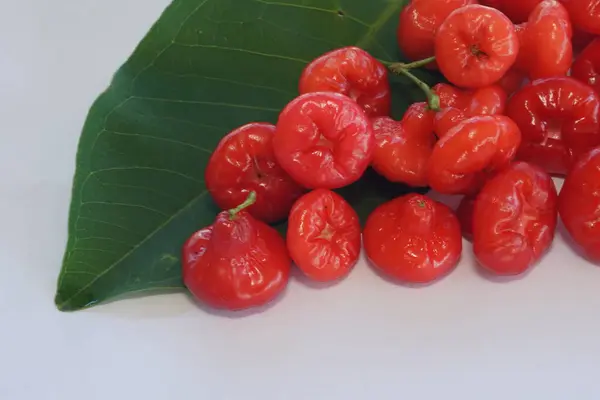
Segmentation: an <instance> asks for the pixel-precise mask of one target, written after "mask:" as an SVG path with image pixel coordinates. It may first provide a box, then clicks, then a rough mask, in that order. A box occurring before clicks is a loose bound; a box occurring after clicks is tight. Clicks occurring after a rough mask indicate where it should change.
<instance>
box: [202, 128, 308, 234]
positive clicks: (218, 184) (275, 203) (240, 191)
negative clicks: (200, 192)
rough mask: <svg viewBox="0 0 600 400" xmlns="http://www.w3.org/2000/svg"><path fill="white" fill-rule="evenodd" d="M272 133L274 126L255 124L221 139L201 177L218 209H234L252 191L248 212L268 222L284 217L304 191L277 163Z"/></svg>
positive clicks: (236, 130) (234, 131) (238, 129)
mask: <svg viewBox="0 0 600 400" xmlns="http://www.w3.org/2000/svg"><path fill="white" fill-rule="evenodd" d="M274 133H275V125H272V124H269V123H266V122H254V123H250V124H246V125H243V126H241V127H239V128H237V129H235V130H233V131H232V132H230V133H229V134H228V135H226V136H225V137H224V138H223V139H221V141H220V142H219V144H218V145H217V148H216V149H215V150H214V152H213V153H212V154H211V156H210V159H209V161H208V165H207V166H206V171H205V174H204V180H205V184H206V188H207V189H208V191H209V193H210V195H211V196H212V198H213V200H214V201H215V203H216V204H217V205H218V206H219V208H221V209H222V210H227V209H230V208H234V207H236V206H237V205H238V204H241V203H242V202H243V201H244V200H245V199H246V198H247V197H248V194H249V193H250V192H251V191H255V192H256V193H257V200H256V203H254V204H253V205H252V206H250V207H248V209H247V210H246V211H247V212H249V213H250V214H251V215H252V216H254V217H255V218H258V219H260V220H261V221H265V222H267V223H271V222H275V221H280V220H283V219H285V218H286V217H287V215H288V213H289V212H290V209H291V208H292V204H294V201H296V199H298V197H300V196H301V195H302V193H303V192H304V191H303V189H302V188H301V187H300V185H298V184H297V183H296V182H294V180H293V179H292V178H291V177H290V176H289V175H288V174H287V173H286V172H285V171H284V170H283V169H282V168H281V167H280V166H279V164H278V163H277V161H276V159H275V154H274V152H273V135H274Z"/></svg>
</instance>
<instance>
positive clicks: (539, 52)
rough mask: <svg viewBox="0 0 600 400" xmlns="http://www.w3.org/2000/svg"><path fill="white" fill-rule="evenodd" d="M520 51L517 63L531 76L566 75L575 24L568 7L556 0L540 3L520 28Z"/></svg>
mask: <svg viewBox="0 0 600 400" xmlns="http://www.w3.org/2000/svg"><path fill="white" fill-rule="evenodd" d="M517 33H518V35H519V43H520V51H519V56H518V57H517V63H516V64H515V65H516V67H517V68H518V69H519V70H520V71H523V72H524V73H526V74H527V75H528V76H529V79H531V80H534V79H539V78H549V77H552V76H565V75H566V74H567V72H568V71H569V68H570V67H571V63H572V61H573V46H572V44H571V38H572V36H573V28H572V27H571V22H570V20H569V14H568V12H567V10H566V8H565V7H564V6H563V5H562V4H560V3H559V2H558V1H556V0H546V1H542V2H541V3H539V4H538V5H537V6H536V7H535V9H534V10H533V12H532V13H531V15H530V16H529V19H528V21H527V22H526V23H523V24H522V25H520V26H519V27H518V28H517Z"/></svg>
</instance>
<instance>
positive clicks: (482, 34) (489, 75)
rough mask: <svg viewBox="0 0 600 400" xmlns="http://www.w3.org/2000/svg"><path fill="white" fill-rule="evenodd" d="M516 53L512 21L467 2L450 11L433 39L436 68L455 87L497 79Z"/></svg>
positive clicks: (517, 49) (489, 82) (479, 84)
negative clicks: (466, 4)
mask: <svg viewBox="0 0 600 400" xmlns="http://www.w3.org/2000/svg"><path fill="white" fill-rule="evenodd" d="M518 52H519V38H518V37H517V33H516V31H515V27H514V25H513V24H512V22H511V21H510V20H509V19H508V18H507V17H506V16H505V15H504V14H502V13H501V12H500V11H498V10H495V9H493V8H489V7H485V6H481V5H477V4H474V5H468V6H465V7H462V8H459V9H458V10H456V11H454V12H452V13H451V14H450V16H448V18H447V19H446V20H445V21H444V22H443V23H442V25H441V26H440V28H439V29H438V32H437V34H436V38H435V57H436V61H437V64H438V66H439V68H440V71H441V72H442V73H443V74H444V76H445V77H446V79H448V80H449V81H450V82H451V83H453V84H454V85H456V86H460V87H465V88H478V87H483V86H488V85H491V84H493V83H496V82H497V81H499V80H500V79H501V78H502V77H503V76H504V74H506V72H507V71H508V70H509V69H510V67H512V65H513V64H514V63H515V60H516V58H517V54H518Z"/></svg>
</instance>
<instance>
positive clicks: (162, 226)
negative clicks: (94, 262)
mask: <svg viewBox="0 0 600 400" xmlns="http://www.w3.org/2000/svg"><path fill="white" fill-rule="evenodd" d="M207 193H208V191H206V190H205V191H203V192H202V193H200V194H199V195H198V196H196V197H195V198H193V199H192V200H191V201H190V202H188V203H187V204H186V205H185V206H184V207H182V208H181V209H180V210H179V211H178V212H176V213H175V214H173V215H172V216H171V217H170V218H168V219H167V220H166V221H164V222H163V223H162V224H160V225H159V226H158V227H157V228H156V229H155V230H154V231H152V232H151V233H150V234H149V235H148V236H146V237H145V238H144V239H143V240H141V241H140V242H139V243H138V244H136V245H135V246H134V247H133V248H132V249H131V250H129V251H128V252H127V253H125V254H124V255H123V256H122V257H121V258H119V259H118V260H117V261H115V262H114V263H112V264H111V265H110V266H108V268H106V269H105V270H104V271H102V272H101V273H100V274H98V276H96V278H94V279H92V280H91V281H90V282H88V283H87V284H86V285H83V286H82V287H81V288H79V290H77V291H76V292H75V293H73V294H72V295H71V296H69V297H68V298H67V299H66V300H64V301H63V302H62V303H61V304H59V305H58V308H59V309H62V308H64V306H65V305H66V304H68V303H69V302H70V301H71V300H73V298H75V297H76V296H79V295H80V294H81V293H83V292H84V291H85V290H87V289H88V288H89V287H90V286H92V285H93V284H94V283H96V282H97V281H98V279H100V278H102V277H103V276H104V275H106V274H107V273H109V272H110V271H112V270H113V269H114V268H115V267H116V266H117V265H119V264H120V263H121V262H123V260H125V259H127V257H129V256H130V255H131V254H132V253H133V252H134V251H136V250H137V249H138V248H139V247H140V246H142V245H143V244H144V243H146V242H148V241H149V240H150V239H152V238H153V237H154V235H156V233H157V232H160V230H161V229H162V228H164V227H165V226H166V225H167V224H168V223H170V222H171V221H173V220H174V219H175V218H177V217H178V216H179V215H180V214H181V213H183V212H184V211H185V210H187V209H188V208H189V207H190V206H191V205H192V204H194V203H195V202H196V201H198V200H200V199H201V198H203V197H204V196H206V194H207Z"/></svg>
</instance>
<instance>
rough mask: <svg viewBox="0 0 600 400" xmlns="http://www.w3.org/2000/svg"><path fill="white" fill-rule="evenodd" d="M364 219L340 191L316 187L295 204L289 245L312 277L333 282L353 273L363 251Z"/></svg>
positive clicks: (303, 270)
mask: <svg viewBox="0 0 600 400" xmlns="http://www.w3.org/2000/svg"><path fill="white" fill-rule="evenodd" d="M360 234H361V232H360V222H359V219H358V215H357V214H356V211H354V209H353V208H352V207H351V206H350V204H348V203H347V202H346V200H344V198H343V197H342V196H340V195H339V194H337V193H335V192H332V191H331V190H328V189H316V190H313V191H312V192H310V193H307V194H305V195H304V196H302V197H301V198H300V199H298V201H297V202H296V203H295V204H294V207H293V208H292V211H291V213H290V218H289V221H288V229H287V246H288V250H289V252H290V255H291V257H292V260H293V261H294V262H295V263H296V265H297V266H298V268H300V270H302V272H303V273H304V274H305V275H306V276H307V277H309V278H310V279H312V280H315V281H320V282H329V281H334V280H338V279H340V278H342V277H344V276H346V275H348V273H350V271H351V270H352V268H353V267H354V265H356V262H357V261H358V256H359V255H360V247H361V238H360Z"/></svg>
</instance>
